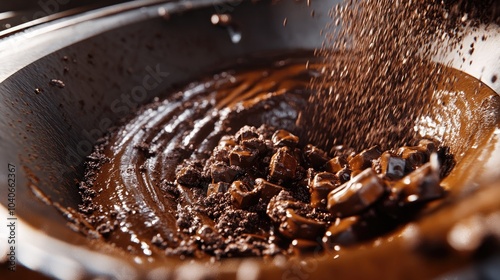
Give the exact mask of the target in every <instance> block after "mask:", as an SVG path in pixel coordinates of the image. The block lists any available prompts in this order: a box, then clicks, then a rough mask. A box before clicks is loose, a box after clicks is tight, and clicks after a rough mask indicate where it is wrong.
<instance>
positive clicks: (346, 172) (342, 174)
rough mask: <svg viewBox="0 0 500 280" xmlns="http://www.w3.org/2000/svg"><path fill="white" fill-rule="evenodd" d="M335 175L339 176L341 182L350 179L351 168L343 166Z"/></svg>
mask: <svg viewBox="0 0 500 280" xmlns="http://www.w3.org/2000/svg"><path fill="white" fill-rule="evenodd" d="M335 175H336V176H337V178H339V180H340V183H341V184H343V183H345V182H348V181H349V180H351V170H350V169H348V168H345V167H344V168H343V169H342V170H340V171H339V172H337V174H335Z"/></svg>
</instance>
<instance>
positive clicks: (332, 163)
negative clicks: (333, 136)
mask: <svg viewBox="0 0 500 280" xmlns="http://www.w3.org/2000/svg"><path fill="white" fill-rule="evenodd" d="M347 164H348V162H347V158H346V157H345V156H336V157H334V158H332V159H331V160H329V161H327V162H326V164H325V166H324V167H323V169H324V170H325V171H328V172H330V173H337V172H339V171H340V170H342V169H343V168H344V167H346V166H347Z"/></svg>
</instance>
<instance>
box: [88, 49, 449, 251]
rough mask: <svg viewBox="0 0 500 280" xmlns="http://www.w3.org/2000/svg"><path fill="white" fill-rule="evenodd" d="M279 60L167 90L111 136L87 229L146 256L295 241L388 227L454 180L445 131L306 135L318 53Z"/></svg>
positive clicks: (303, 243)
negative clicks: (435, 134) (405, 138)
mask: <svg viewBox="0 0 500 280" xmlns="http://www.w3.org/2000/svg"><path fill="white" fill-rule="evenodd" d="M269 61H270V60H268V59H266V60H264V63H265V64H262V63H256V65H254V66H246V67H244V68H241V69H238V68H236V70H231V71H225V72H221V73H219V74H216V75H214V76H212V77H210V78H209V79H205V80H201V81H199V82H196V83H192V84H190V85H188V86H187V87H185V88H184V89H183V90H181V91H179V92H176V93H174V94H171V95H170V96H169V97H168V98H166V99H164V100H159V99H157V100H155V101H154V102H153V103H152V104H150V105H148V106H146V107H144V108H143V109H141V110H140V111H139V112H138V113H137V114H136V116H135V117H134V118H133V119H131V120H130V121H128V122H127V123H126V124H124V125H123V126H121V127H119V128H118V129H116V130H115V131H113V132H112V133H111V134H110V135H109V136H108V137H106V138H105V139H103V141H102V142H101V143H100V144H99V145H98V146H97V148H96V150H95V152H94V153H92V154H91V155H90V156H89V158H88V162H87V171H86V178H85V180H84V181H82V182H81V183H80V190H81V193H82V197H83V203H82V205H81V207H80V211H81V212H82V213H83V214H84V216H85V217H86V221H87V222H88V227H89V228H90V230H89V232H88V234H89V236H91V237H94V238H100V239H102V240H104V241H106V242H108V243H111V244H114V245H115V246H117V247H120V248H122V249H125V250H127V251H129V252H131V253H132V254H136V255H140V256H164V255H167V256H168V255H173V256H178V257H180V258H185V257H198V258H199V257H206V256H215V257H216V258H223V257H241V256H273V255H277V254H283V255H290V254H292V255H293V254H296V253H302V252H307V251H318V250H320V251H322V250H329V249H331V248H333V247H335V246H336V245H342V246H344V245H351V244H354V243H357V242H360V241H365V240H368V239H370V238H373V237H376V236H378V235H380V234H383V233H386V232H388V231H390V230H392V229H394V228H396V227H397V226H398V225H400V224H401V223H404V222H406V221H407V220H408V219H409V218H411V217H412V216H413V215H414V213H415V212H416V210H418V209H419V208H420V207H421V206H422V205H423V204H425V203H426V202H428V201H430V200H435V199H439V198H441V197H442V196H443V195H444V194H445V192H444V190H443V189H442V188H441V187H440V186H439V181H440V179H441V178H442V177H443V176H445V175H446V174H447V173H448V172H449V169H450V168H451V167H452V165H453V160H452V157H451V156H450V155H449V154H448V150H447V149H446V148H444V147H439V143H437V142H434V141H431V140H421V141H420V142H418V141H416V140H415V141H414V143H413V144H415V145H414V146H407V147H401V148H400V149H391V150H388V151H386V152H383V151H382V150H381V149H380V148H379V147H377V146H374V147H367V149H365V150H363V151H358V152H355V151H354V150H353V149H351V148H349V147H348V146H343V147H340V146H339V147H338V148H337V150H336V151H335V152H334V154H328V153H326V152H325V151H323V150H321V149H320V148H318V147H315V146H314V145H311V144H308V143H307V139H299V137H297V136H295V135H294V133H296V132H300V129H299V128H298V127H297V125H296V123H297V119H298V118H299V116H300V114H301V112H302V109H303V108H304V106H305V104H306V102H307V99H308V97H309V94H310V90H309V89H308V84H309V80H310V79H311V78H312V77H314V76H315V75H318V73H319V69H321V65H320V64H319V63H315V62H314V61H315V58H312V55H303V54H301V55H300V56H292V58H287V59H274V60H271V61H272V62H269ZM302 129H304V128H302ZM433 154H435V155H434V157H435V160H434V163H427V162H428V161H429V159H430V158H432V157H433V156H432V155H433Z"/></svg>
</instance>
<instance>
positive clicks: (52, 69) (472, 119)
mask: <svg viewBox="0 0 500 280" xmlns="http://www.w3.org/2000/svg"><path fill="white" fill-rule="evenodd" d="M307 2H309V1H307ZM337 2H338V1H333V0H332V1H311V3H310V6H308V5H307V4H306V1H291V0H284V1H279V2H277V3H272V2H271V1H258V2H256V3H251V2H250V1H226V2H223V1H205V0H199V1H179V2H163V1H134V2H130V3H123V4H118V5H114V6H109V7H105V8H101V9H98V10H92V11H87V12H84V13H80V14H77V15H73V16H68V17H64V18H61V19H57V20H54V21H51V22H48V23H44V24H42V25H38V26H33V27H30V28H29V29H26V30H20V31H18V32H16V33H14V34H7V35H8V36H5V37H4V38H3V39H2V40H1V41H0V57H1V61H2V63H1V65H0V96H1V99H2V101H3V102H2V103H1V104H0V151H1V153H2V156H1V157H0V162H1V164H0V166H2V168H1V171H0V178H1V179H0V198H2V200H1V202H0V213H1V216H0V218H1V219H2V222H7V221H8V220H7V218H8V217H14V218H16V219H17V220H15V221H16V241H17V244H18V245H17V247H16V260H17V263H18V265H22V266H24V267H27V268H28V269H31V270H35V271H38V272H40V273H43V274H45V275H47V276H50V277H54V278H59V279H81V278H85V279H86V278H96V277H98V278H99V279H107V278H109V279H164V278H179V279H212V278H223V279H278V278H280V279H319V278H324V277H327V276H328V277H329V275H336V276H337V277H340V278H342V277H344V278H350V279H358V278H367V277H370V275H371V276H373V275H377V277H380V278H403V277H404V278H415V277H416V276H412V275H413V274H412V271H420V270H424V272H421V273H420V274H419V277H422V276H423V277H436V276H438V275H443V273H448V272H452V271H456V269H459V268H465V267H466V265H469V264H471V263H472V262H474V261H475V260H476V258H475V255H474V254H472V253H470V252H469V251H467V250H465V251H463V250H462V251H460V250H459V249H460V248H458V249H457V250H456V252H455V251H454V253H452V254H450V255H447V256H445V257H443V258H440V259H435V258H434V259H432V256H431V257H429V253H428V252H424V253H421V252H419V250H418V248H420V247H419V246H420V245H421V244H420V243H422V242H424V243H425V242H427V243H429V244H431V245H432V244H440V243H439V242H445V243H446V242H448V241H449V240H448V239H449V236H450V232H453V230H454V229H456V226H457V225H461V224H463V223H465V224H466V222H467V221H469V220H470V219H474V218H477V219H480V220H481V219H482V220H481V221H486V220H487V219H494V218H496V219H498V215H500V214H499V213H500V212H499V211H500V203H498V200H497V199H495V198H498V197H500V185H499V184H498V183H497V181H498V179H499V178H500V172H499V171H498V170H499V166H500V141H499V135H500V118H499V115H500V111H499V110H498V108H500V107H499V106H500V99H499V96H497V95H496V94H494V93H493V92H494V91H496V92H497V93H499V92H500V81H499V80H500V79H497V80H496V81H494V79H492V78H491V77H492V76H494V75H498V74H496V73H500V71H499V67H500V48H499V47H498V46H499V45H500V33H499V31H500V28H499V27H498V26H490V27H488V28H486V27H481V28H479V29H478V30H476V31H475V32H477V33H478V34H481V35H483V34H487V35H488V36H489V37H488V40H486V41H485V42H479V43H477V45H476V52H475V53H474V54H472V55H471V56H472V58H470V59H474V61H475V62H474V64H467V63H463V61H462V57H459V56H456V55H455V52H454V51H455V50H447V51H445V52H443V53H442V54H441V56H439V57H436V58H435V60H436V61H438V62H441V63H446V64H450V65H452V66H453V67H455V68H457V69H460V70H462V71H464V72H467V73H469V74H470V75H472V76H474V77H476V78H477V79H479V80H481V81H482V86H481V87H480V88H477V82H476V81H475V80H474V79H472V78H468V79H465V80H464V81H463V82H461V83H459V84H458V85H457V90H458V92H461V93H462V94H460V96H459V97H456V96H455V97H449V96H447V95H446V93H443V94H441V95H435V96H433V97H432V98H434V99H432V102H433V104H434V105H433V106H434V107H433V108H434V109H433V111H432V112H429V114H427V115H425V116H420V118H419V122H417V123H416V129H419V131H420V132H421V133H422V134H423V135H426V136H430V137H433V138H438V140H440V141H442V142H443V143H444V144H445V145H447V146H449V147H450V149H451V152H452V153H453V154H454V155H455V159H456V161H457V165H456V167H455V169H454V170H453V171H452V173H451V174H450V175H449V176H448V177H447V179H445V180H444V182H443V185H444V186H445V187H446V188H447V189H449V190H450V191H449V193H450V194H449V196H448V197H447V198H446V199H445V200H444V201H442V202H439V203H436V204H433V205H431V207H429V209H426V210H425V211H424V213H423V214H422V216H421V217H420V218H419V219H418V220H417V221H415V222H413V223H411V224H409V225H407V226H405V227H403V228H402V229H401V230H398V231H397V232H395V233H391V234H390V236H388V237H384V238H382V239H383V241H380V240H379V241H378V243H377V241H376V242H375V243H373V244H372V243H370V244H362V245H359V246H357V247H354V248H350V249H346V251H347V252H348V253H347V254H344V255H342V256H341V257H338V256H337V255H336V254H324V255H323V254H312V255H310V256H305V257H304V258H300V259H291V260H285V259H281V258H276V259H274V260H260V259H251V258H250V259H230V260H223V261H221V262H216V263H207V262H204V261H171V262H159V261H151V262H143V261H139V260H138V259H136V258H134V256H132V255H130V254H128V253H126V252H124V251H122V250H121V249H119V248H115V247H113V246H102V245H99V244H96V243H95V242H93V241H92V240H90V239H88V238H86V237H85V236H83V235H81V234H80V233H78V232H75V231H73V230H72V229H71V228H70V227H69V226H68V225H67V217H65V215H66V216H68V215H73V214H72V213H71V212H65V213H61V211H60V210H61V209H67V208H73V209H77V207H78V204H79V203H80V199H81V197H80V195H79V193H78V189H77V185H76V182H77V181H78V180H80V179H82V175H83V168H84V165H83V162H84V161H85V158H86V156H88V155H89V154H90V152H91V151H92V147H93V144H94V143H95V142H96V140H97V139H98V138H99V137H101V136H103V135H104V134H105V133H106V132H107V130H108V129H109V128H110V127H111V126H112V125H114V124H116V123H118V122H119V121H120V119H122V118H126V117H127V116H129V115H130V114H131V113H132V112H133V111H134V109H136V108H137V107H139V106H140V105H143V104H147V103H148V102H150V101H152V100H153V98H154V97H160V98H165V97H167V94H168V93H169V89H171V88H173V87H174V86H177V85H182V84H185V83H187V82H189V81H193V80H196V79H197V78H198V77H200V76H203V75H207V74H210V73H213V71H217V70H222V69H220V66H219V65H222V64H225V65H227V64H230V63H231V62H235V61H237V60H238V59H239V58H241V57H245V56H248V55H251V54H255V53H270V52H284V51H290V50H313V49H315V48H318V47H320V46H321V43H322V41H323V39H324V38H323V36H322V35H321V34H320V31H321V30H322V29H323V28H324V27H325V25H326V24H327V23H328V22H329V21H330V18H329V16H328V10H329V9H330V8H331V7H332V6H333V5H334V4H336V3H337ZM312 10H314V11H315V15H314V17H312V16H311V11H312ZM214 13H230V14H231V15H232V18H233V19H234V22H235V23H237V25H235V26H234V27H232V28H231V29H228V28H223V27H220V26H214V25H212V24H211V23H210V19H211V16H212V15H213V14H214ZM285 18H287V24H286V26H283V21H284V19H285ZM239 36H241V38H239ZM474 36H475V35H474V34H471V35H470V36H466V37H465V38H464V42H465V43H468V40H473V39H472V38H473V37H474ZM443 49H444V48H443ZM467 59H469V57H468V58H467ZM499 76H500V75H499ZM145 80H148V82H147V83H146V82H145ZM146 84H147V86H145V85H146ZM438 98H439V99H443V100H444V99H446V100H447V102H446V103H445V102H434V101H436V100H437V99H438ZM12 166H13V167H15V168H14V169H15V201H16V205H15V212H14V213H15V215H14V216H9V214H10V212H9V211H10V210H11V209H9V205H8V203H9V202H8V201H7V199H6V198H7V197H8V176H9V175H8V174H11V173H12V172H9V167H12ZM464 205H466V206H467V207H464ZM495 215H496V216H495ZM468 219H469V220H468ZM487 221H490V220H487ZM484 223H487V222H484ZM490 223H491V222H490ZM481 226H482V227H480V226H477V224H476V228H478V227H479V228H482V229H484V228H485V226H484V225H483V224H481ZM466 228H467V227H466ZM491 230H492V232H494V231H495V230H496V234H498V227H496V228H495V227H493V228H492V229H491ZM2 234H5V236H6V235H7V234H8V232H7V230H6V227H4V226H2ZM491 235H492V236H493V237H495V238H497V237H498V236H496V235H494V234H491ZM460 236H462V235H460ZM467 236H471V234H469V235H467V230H465V233H464V234H463V236H462V237H463V238H465V239H464V240H465V241H464V242H469V241H470V240H467ZM443 238H444V239H443ZM5 240H7V239H5ZM459 240H460V239H459ZM1 242H2V244H0V249H1V250H2V251H1V253H2V256H5V255H6V254H7V253H8V252H9V248H8V246H7V244H6V242H4V237H2V239H1ZM380 243H383V246H382V245H377V244H380ZM427 243H426V244H427ZM481 244H482V243H481ZM478 246H479V245H478ZM424 247H425V246H424ZM427 247H429V246H427ZM427 247H425V248H427ZM430 248H431V249H432V248H433V247H432V246H430ZM455 249H456V248H455ZM471 251H474V250H471ZM474 252H475V251H474ZM495 252H496V251H494V252H493V254H494V253H495ZM430 255H432V254H430ZM401 259H404V261H402V260H401ZM359 260H363V261H359ZM358 263H359V264H358ZM394 263H398V264H399V265H393V264H394ZM422 267H425V269H422ZM381 268H391V269H381Z"/></svg>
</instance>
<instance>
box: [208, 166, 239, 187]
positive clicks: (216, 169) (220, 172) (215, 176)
mask: <svg viewBox="0 0 500 280" xmlns="http://www.w3.org/2000/svg"><path fill="white" fill-rule="evenodd" d="M237 174H238V169H237V168H235V167H233V166H228V165H227V164H225V163H224V162H220V161H217V162H215V163H214V164H213V165H211V166H210V176H211V177H212V183H217V182H226V183H231V182H232V181H233V179H234V177H236V175H237Z"/></svg>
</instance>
